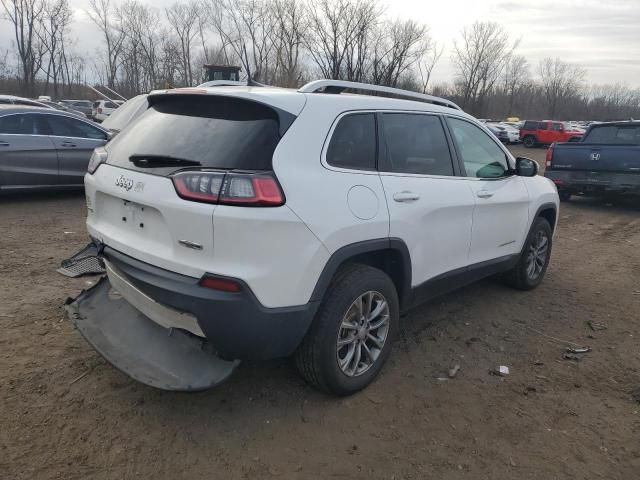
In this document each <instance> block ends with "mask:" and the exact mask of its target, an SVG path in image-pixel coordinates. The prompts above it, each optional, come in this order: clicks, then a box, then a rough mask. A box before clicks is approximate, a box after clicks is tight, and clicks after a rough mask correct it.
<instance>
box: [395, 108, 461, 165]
mask: <svg viewBox="0 0 640 480" xmlns="http://www.w3.org/2000/svg"><path fill="white" fill-rule="evenodd" d="M383 130H384V139H385V143H386V148H387V155H386V161H387V165H385V167H384V170H386V171H391V172H398V173H416V174H422V175H443V176H452V175H454V171H453V162H452V160H451V153H450V152H449V145H448V143H447V137H446V135H445V133H444V129H443V127H442V123H441V121H440V118H438V117H437V116H434V115H421V114H405V113H385V114H384V115H383Z"/></svg>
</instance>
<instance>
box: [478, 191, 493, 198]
mask: <svg viewBox="0 0 640 480" xmlns="http://www.w3.org/2000/svg"><path fill="white" fill-rule="evenodd" d="M476 195H478V197H480V198H491V197H493V192H490V191H489V190H478V193H476Z"/></svg>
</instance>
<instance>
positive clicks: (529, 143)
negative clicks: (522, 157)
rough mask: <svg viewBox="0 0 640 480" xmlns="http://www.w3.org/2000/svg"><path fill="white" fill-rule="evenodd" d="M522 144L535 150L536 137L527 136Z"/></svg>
mask: <svg viewBox="0 0 640 480" xmlns="http://www.w3.org/2000/svg"><path fill="white" fill-rule="evenodd" d="M522 144H523V145H524V146H525V147H527V148H533V147H535V146H536V145H537V142H536V137H534V136H533V135H527V136H526V137H524V138H523V139H522Z"/></svg>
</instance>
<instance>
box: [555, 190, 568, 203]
mask: <svg viewBox="0 0 640 480" xmlns="http://www.w3.org/2000/svg"><path fill="white" fill-rule="evenodd" d="M558 196H559V197H560V201H561V202H568V201H569V200H571V192H567V191H566V190H558Z"/></svg>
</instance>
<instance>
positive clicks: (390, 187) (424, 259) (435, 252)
mask: <svg viewBox="0 0 640 480" xmlns="http://www.w3.org/2000/svg"><path fill="white" fill-rule="evenodd" d="M381 176H382V183H383V184H384V189H385V192H386V193H387V198H388V202H389V213H390V217H391V222H390V224H391V229H390V235H391V236H392V237H397V238H402V239H403V240H404V241H405V243H406V244H407V247H408V248H409V254H410V255H411V263H412V279H411V284H412V286H417V285H420V284H421V283H423V282H425V281H427V280H429V279H431V278H434V277H437V276H438V275H441V274H443V273H446V272H450V271H452V270H456V269H458V268H461V267H465V266H466V265H468V256H469V244H470V241H471V225H472V219H473V212H474V207H475V201H474V198H473V195H472V193H471V190H470V189H469V186H468V185H467V182H466V181H465V180H463V179H461V178H459V177H437V176H433V177H429V176H423V175H399V174H390V173H383V174H382V175H381ZM414 198H415V200H414Z"/></svg>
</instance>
